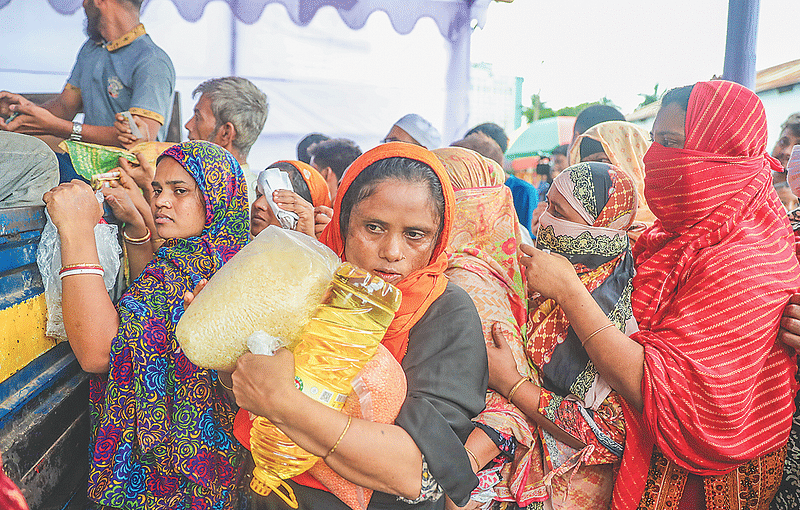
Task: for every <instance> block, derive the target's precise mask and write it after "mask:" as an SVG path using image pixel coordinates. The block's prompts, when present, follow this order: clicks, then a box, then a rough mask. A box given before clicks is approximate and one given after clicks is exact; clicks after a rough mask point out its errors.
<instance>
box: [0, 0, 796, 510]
mask: <svg viewBox="0 0 800 510" xmlns="http://www.w3.org/2000/svg"><path fill="white" fill-rule="evenodd" d="M140 4H141V2H140V1H137V0H108V1H103V2H99V1H97V2H95V1H92V0H89V1H87V2H84V6H85V10H86V15H87V18H88V23H87V33H88V35H89V40H88V41H87V42H86V44H85V45H84V46H83V48H82V49H81V51H80V53H79V55H78V60H77V62H76V64H75V67H74V69H73V72H72V74H71V76H70V78H69V80H68V81H67V85H66V86H65V88H64V90H63V91H62V93H61V94H60V95H59V96H58V97H57V98H56V99H54V100H53V101H51V102H49V103H47V104H45V105H42V106H37V105H34V104H33V103H31V102H30V101H28V100H27V99H25V98H24V97H22V96H20V95H18V94H13V93H10V92H0V151H2V152H3V154H13V155H14V156H13V158H15V159H13V162H14V165H12V166H9V168H12V167H13V171H15V172H17V174H14V175H11V173H10V172H12V170H9V173H4V174H3V175H2V176H0V193H2V196H0V202H1V203H2V205H3V206H6V207H7V206H12V205H34V204H36V203H39V204H41V203H44V204H45V205H46V208H47V211H48V213H49V216H50V218H51V220H52V222H53V224H54V225H55V226H56V227H57V229H58V234H59V237H60V242H61V263H62V270H61V281H62V303H63V309H64V325H65V328H66V333H67V337H68V340H69V343H70V345H71V347H72V350H73V351H74V353H75V356H76V357H77V359H78V361H79V363H80V366H81V367H82V368H83V370H85V371H86V372H88V373H90V374H92V376H91V379H90V395H89V405H90V408H91V416H92V426H91V438H90V469H89V486H88V488H87V493H88V497H89V499H90V500H91V501H92V504H93V505H96V507H97V508H104V509H139V508H148V509H160V508H164V509H167V508H192V509H241V508H250V509H283V508H288V506H287V503H286V502H284V500H283V499H281V498H279V497H278V496H277V495H275V494H274V493H273V494H270V495H268V496H263V495H260V494H257V493H255V492H254V491H253V490H251V489H250V486H249V484H248V483H247V482H248V476H249V475H250V473H251V472H252V467H253V457H252V455H251V453H250V452H249V444H246V442H243V441H240V439H239V438H240V437H241V436H240V435H238V434H236V433H235V429H236V422H237V421H238V420H237V415H239V414H241V413H244V414H247V413H251V415H257V416H262V417H266V418H268V419H269V420H270V422H272V423H273V424H275V425H276V426H277V427H278V428H280V429H281V430H282V431H283V432H284V433H285V434H286V435H287V436H289V437H290V438H291V439H292V440H293V441H294V442H295V443H296V444H297V445H299V446H300V447H302V448H303V449H305V450H306V451H308V452H310V453H312V454H314V455H315V456H317V457H319V458H321V459H323V460H324V463H325V464H326V465H327V467H328V468H330V469H331V470H332V471H333V472H335V473H336V474H337V475H339V476H340V477H341V478H343V479H344V480H346V482H347V483H350V484H352V485H354V486H358V487H362V488H366V489H369V490H371V491H372V495H371V497H370V499H369V500H368V501H363V502H361V503H362V505H361V506H358V505H356V506H358V507H359V508H367V507H368V508H372V509H400V508H419V509H444V508H446V509H449V510H452V509H455V508H468V509H476V508H481V509H497V510H515V509H529V510H538V509H543V510H544V509H557V508H576V509H587V510H589V509H603V508H614V509H620V510H627V509H636V508H639V509H647V510H650V509H653V510H655V509H708V510H723V509H744V508H748V509H767V508H773V509H792V508H797V507H798V506H800V416H799V415H798V414H797V413H796V407H797V403H798V402H797V394H798V391H797V390H798V386H799V384H798V379H797V359H796V354H795V348H800V294H797V293H798V292H800V264H798V258H800V243H798V240H800V237H798V233H800V210H796V208H797V205H798V204H797V198H796V197H795V195H796V194H800V189H794V187H793V186H795V185H798V186H797V187H798V188H800V161H796V164H795V161H794V160H790V157H791V154H792V148H793V147H794V146H795V145H796V144H798V143H800V114H794V115H792V116H790V117H789V119H787V120H786V122H785V123H784V124H783V125H782V127H781V129H782V132H781V134H780V137H779V140H778V143H777V144H776V146H775V147H774V149H773V150H772V153H771V155H770V154H769V153H768V152H767V146H766V144H767V119H766V115H765V112H764V108H763V105H762V104H761V101H760V100H759V99H758V97H757V96H756V95H755V94H754V93H753V92H751V91H750V90H748V89H746V88H744V87H742V86H740V85H738V84H735V83H731V82H727V81H723V80H715V81H708V82H699V83H696V84H694V85H690V86H686V87H681V88H678V89H673V90H671V91H669V92H668V93H667V94H665V95H664V96H663V98H662V100H661V106H660V109H659V111H658V114H657V116H656V118H655V121H654V124H653V128H652V132H650V133H648V132H646V131H645V130H643V129H642V128H641V127H639V126H637V125H635V124H632V123H629V122H626V121H625V119H624V116H622V115H621V114H620V112H618V111H617V110H616V109H614V108H611V107H609V106H592V107H589V108H587V109H586V110H584V111H583V112H581V114H580V115H579V116H578V117H577V119H576V122H575V131H574V137H573V139H572V141H571V143H569V144H566V145H562V146H559V147H554V148H553V151H552V153H551V154H550V156H549V158H548V160H542V161H541V162H540V164H539V167H537V168H536V171H535V174H534V177H533V178H532V179H531V178H530V177H528V178H527V179H524V178H520V177H521V176H514V175H513V174H512V173H511V172H510V171H508V163H507V162H506V161H505V159H504V153H505V151H506V150H507V148H508V142H509V140H508V137H507V135H506V133H505V132H504V131H503V129H502V128H501V127H500V126H498V125H496V124H492V123H484V124H480V125H477V126H475V127H474V128H473V129H471V130H470V131H469V132H467V133H465V135H464V137H463V139H461V140H458V141H456V142H454V143H452V144H451V146H449V147H442V146H441V142H442V141H441V137H440V135H439V133H438V131H437V130H436V129H435V127H433V126H432V125H431V124H430V123H429V122H428V121H427V120H425V119H424V118H422V117H420V116H419V115H416V114H409V115H405V116H403V117H402V118H400V119H399V120H398V121H397V122H396V123H394V124H393V125H392V126H389V129H388V131H387V134H386V136H385V138H384V139H383V140H382V141H381V143H380V144H379V145H377V146H376V147H373V148H370V149H369V150H366V152H363V153H362V150H361V148H360V147H358V145H357V144H355V143H354V142H353V141H351V140H347V139H341V138H331V137H328V136H326V135H323V134H320V133H313V134H310V135H308V136H306V137H304V138H303V139H302V140H300V141H299V143H298V145H297V154H296V155H287V158H291V157H292V156H294V157H296V159H284V160H279V161H276V162H274V163H271V164H269V165H262V166H253V167H251V166H250V165H249V164H248V154H249V151H250V148H251V147H252V145H253V144H254V143H255V141H256V139H257V138H258V135H259V133H260V132H261V130H262V129H263V127H264V125H265V122H266V120H267V115H268V102H267V97H266V95H265V94H264V93H263V92H262V91H260V90H259V89H258V88H257V87H256V86H255V85H254V84H253V83H251V82H250V81H248V80H246V79H244V78H238V77H224V78H216V79H212V80H209V81H206V82H203V83H201V84H200V85H198V86H197V88H196V89H195V90H194V93H193V96H194V97H197V104H196V106H195V108H194V111H193V114H192V117H191V118H190V119H189V121H188V122H187V123H186V126H185V127H186V129H187V131H188V133H189V140H188V141H184V142H181V143H176V144H174V145H172V146H170V147H169V148H168V149H166V150H165V151H164V152H163V154H162V155H161V156H160V157H159V158H158V160H157V164H156V165H155V166H153V165H152V164H150V163H149V162H148V161H147V160H146V159H145V158H143V157H140V158H139V160H138V164H134V163H131V162H129V161H127V160H125V159H124V158H120V161H119V165H120V166H119V167H118V168H117V169H115V171H116V172H117V173H118V174H119V179H118V180H115V181H112V182H111V184H110V186H108V187H104V188H102V192H103V195H104V197H105V202H106V203H107V204H108V206H109V207H110V208H111V210H112V211H113V214H114V216H115V217H116V219H117V220H118V221H119V222H120V225H121V226H122V229H121V242H122V243H123V244H124V245H125V247H126V252H125V253H126V258H127V265H128V267H129V268H130V273H131V278H130V285H129V286H128V287H127V288H126V289H125V291H124V293H123V294H122V297H121V298H120V299H119V300H118V301H116V302H114V301H112V299H111V298H110V297H109V294H108V292H107V290H106V288H105V285H104V282H103V278H102V276H103V272H104V269H103V267H102V265H100V261H99V257H98V253H97V246H96V243H95V237H94V227H95V225H97V223H98V222H99V221H101V218H102V216H103V214H104V213H103V209H102V207H101V206H100V205H99V204H98V201H97V199H96V198H95V193H94V191H93V190H92V188H91V187H90V186H89V184H88V183H87V182H86V180H85V179H81V178H76V177H79V176H78V174H76V172H75V170H74V168H73V166H72V164H71V161H70V158H69V156H68V155H65V154H58V155H56V154H54V153H53V151H52V150H51V149H49V148H48V147H47V146H46V145H45V144H44V143H42V142H40V141H39V140H38V139H36V138H34V137H33V136H30V135H39V136H41V135H55V136H58V137H61V138H70V139H72V140H74V141H87V142H91V143H97V144H102V145H109V146H119V147H131V146H132V145H134V144H136V143H139V142H141V141H150V140H163V139H164V136H165V132H166V125H167V122H168V119H169V113H170V112H169V111H168V109H169V105H170V98H171V97H172V94H173V92H174V83H175V74H174V70H173V69H172V64H171V62H170V61H169V57H168V56H167V55H166V54H165V53H164V52H163V51H161V50H160V49H159V48H158V47H157V46H156V45H155V44H154V43H153V42H152V40H150V38H149V36H147V34H146V32H145V30H144V27H143V26H142V25H141V24H140V23H139V19H138V13H139V8H140ZM78 111H83V112H84V113H85V121H84V122H83V123H82V124H81V123H77V122H73V121H72V118H73V117H74V116H75V114H76V113H77V112H78ZM123 112H126V113H128V114H130V115H129V116H128V115H122V113H123ZM131 122H132V123H131ZM4 147H9V150H8V151H4V149H3V148H4ZM6 160H7V158H6V157H5V156H4V157H3V160H0V168H5V166H3V161H6ZM264 166H265V169H264V170H261V168H262V167H264ZM787 167H788V168H789V170H790V172H789V174H790V175H789V178H788V179H787V177H786V170H787ZM256 169H257V170H259V171H256ZM792 169H794V170H792ZM792 171H794V172H795V173H794V174H792ZM275 172H277V173H280V174H282V175H284V176H285V178H286V180H287V182H289V183H290V185H283V186H281V187H275V184H274V181H273V180H271V177H270V176H271V175H275ZM522 177H524V176H522ZM59 182H60V184H59ZM270 226H272V227H277V228H289V229H293V230H296V231H298V232H300V233H302V234H305V235H307V236H309V237H312V238H315V239H318V240H319V241H320V242H322V243H323V244H325V245H326V246H328V247H329V248H330V249H331V250H333V251H334V252H335V253H336V254H337V255H338V256H339V257H340V258H341V260H342V261H347V262H350V263H352V264H353V265H355V266H357V267H359V268H362V269H364V270H367V271H369V272H370V273H371V274H373V275H375V276H378V277H380V278H382V279H384V280H385V281H387V282H389V283H391V284H393V285H394V286H396V287H397V288H398V289H399V290H400V291H401V293H402V301H401V304H400V308H399V310H398V311H397V313H396V314H395V317H394V319H393V321H392V322H391V324H390V326H389V329H388V331H387V332H386V334H385V336H384V338H383V341H382V344H383V345H384V346H385V347H386V348H387V349H388V351H389V352H390V353H391V355H392V356H393V357H394V358H395V360H396V361H397V362H398V363H399V364H400V366H402V370H403V372H404V374H405V378H406V382H407V391H406V396H405V400H404V402H403V405H402V408H401V409H400V411H399V414H398V415H397V417H396V419H395V420H394V422H393V423H389V424H385V423H378V422H374V421H371V420H368V419H363V418H359V417H353V416H349V415H347V414H345V413H343V412H340V411H337V410H334V409H332V408H330V407H327V406H324V405H322V404H320V403H319V402H317V401H315V400H312V399H311V398H309V397H308V396H307V395H305V394H304V393H302V392H301V391H300V390H299V389H298V388H297V387H296V385H295V380H294V360H293V355H292V353H291V352H289V351H288V350H286V349H281V350H279V351H278V352H277V353H276V354H275V355H274V356H266V355H256V354H252V353H247V354H245V355H243V356H242V357H241V358H240V359H239V360H238V362H237V364H236V367H235V370H234V371H233V372H231V373H227V372H223V371H215V370H210V369H205V368H201V367H198V366H196V365H194V364H193V363H192V362H191V361H189V359H188V358H187V357H186V356H185V354H184V353H183V352H182V351H181V349H180V346H179V344H178V342H177V339H176V334H175V329H176V325H177V323H178V321H179V320H180V318H181V317H182V315H183V313H184V311H185V310H186V308H187V307H189V306H191V303H192V300H193V299H194V296H195V295H196V293H197V292H200V291H202V288H203V286H204V285H205V283H206V282H207V281H208V280H209V279H211V278H212V277H213V276H214V274H215V273H216V272H217V271H218V270H219V269H220V268H221V267H222V266H223V265H224V264H225V263H226V262H227V261H228V260H229V259H230V258H231V257H233V256H234V255H235V254H236V253H237V252H238V251H239V250H240V249H241V248H242V247H244V246H245V245H246V244H247V243H248V242H249V241H250V239H252V238H253V237H255V236H258V235H259V233H260V232H262V231H263V230H265V229H266V228H268V227H270ZM98 276H99V277H100V278H98ZM287 483H288V486H289V487H291V490H292V491H293V492H294V494H295V495H296V497H297V500H298V502H299V505H300V508H307V509H337V508H338V509H346V508H349V507H352V508H356V506H353V504H352V503H351V504H350V505H348V504H347V503H345V502H344V501H343V500H342V499H340V498H339V497H337V494H336V493H335V491H334V490H333V489H332V488H331V487H329V486H326V485H325V483H323V481H321V480H319V479H316V478H315V477H314V475H313V474H311V475H310V474H303V475H300V476H298V477H295V478H294V479H292V480H289V481H287ZM0 498H6V499H5V500H3V499H0V501H2V502H4V503H5V504H6V505H7V506H8V507H9V508H24V505H25V503H24V501H23V500H22V499H21V498H20V497H19V495H18V494H16V493H14V491H13V488H12V486H11V485H10V484H9V483H8V481H7V480H6V479H0ZM12 505H13V506H12Z"/></svg>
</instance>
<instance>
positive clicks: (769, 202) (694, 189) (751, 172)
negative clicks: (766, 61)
mask: <svg viewBox="0 0 800 510" xmlns="http://www.w3.org/2000/svg"><path fill="white" fill-rule="evenodd" d="M766 141H767V124H766V117H765V114H764V108H763V105H762V104H761V101H760V100H759V99H758V97H757V96H756V95H755V94H753V93H752V92H751V91H749V90H748V89H746V88H744V87H742V86H740V85H737V84H735V83H731V82H726V81H713V82H701V83H698V84H697V85H695V86H694V89H693V90H692V93H691V97H690V101H689V107H688V110H687V113H686V143H685V148H684V149H671V148H665V147H663V146H662V145H660V144H657V143H654V144H653V145H652V146H651V148H650V150H649V151H648V153H647V154H646V155H645V159H644V160H645V168H646V178H645V195H646V197H647V201H648V204H649V205H650V208H651V209H652V210H653V212H654V213H655V215H656V216H657V218H658V219H657V220H656V223H655V224H654V225H653V227H651V228H650V229H648V230H647V231H645V233H643V234H642V237H641V238H640V239H639V241H638V243H637V244H636V246H635V247H634V257H635V260H636V267H637V275H636V276H635V278H634V280H633V282H634V292H633V295H632V304H633V312H634V316H635V317H636V320H637V321H638V322H639V327H640V331H639V332H637V333H636V334H634V335H632V338H633V339H634V340H636V341H637V342H639V343H640V344H641V345H643V346H644V357H645V366H644V378H643V381H642V394H643V402H644V409H643V412H642V413H639V412H637V411H636V410H634V409H633V408H632V407H630V406H627V409H626V413H625V418H626V423H627V431H628V432H627V438H626V445H625V453H624V456H623V462H622V466H621V469H620V473H619V477H618V479H617V483H616V486H615V489H614V504H613V507H614V508H615V509H633V508H636V506H637V505H638V504H639V500H640V499H641V497H642V492H643V490H644V486H645V482H646V478H647V472H648V467H649V464H650V458H651V454H652V451H653V446H654V445H657V446H658V448H659V449H660V450H661V451H662V452H663V453H664V454H665V455H666V456H667V457H668V458H669V459H670V460H671V461H673V462H675V463H676V464H677V465H678V466H680V467H682V468H684V469H687V470H688V471H690V472H692V473H695V474H699V475H714V474H722V473H726V472H729V471H731V470H732V469H734V468H735V467H736V466H737V465H740V464H744V463H746V462H748V461H750V460H752V459H754V458H757V457H760V456H762V455H765V454H767V453H770V452H772V451H775V450H777V449H779V448H781V447H782V446H783V445H784V444H785V443H786V440H787V438H788V435H789V430H790V426H791V420H792V411H793V409H794V407H793V404H792V399H793V395H794V391H795V389H796V388H794V373H795V370H796V365H795V361H794V357H793V356H792V355H790V354H789V353H788V351H787V350H786V348H785V347H783V346H782V345H780V344H777V343H776V341H775V338H776V334H777V330H778V325H779V321H780V316H781V313H782V310H783V306H784V304H785V303H786V302H787V300H788V299H789V296H790V295H791V294H792V293H793V292H794V291H796V290H797V289H798V287H799V286H800V268H799V267H798V263H797V259H796V257H795V255H794V246H793V242H794V239H793V237H792V232H791V229H790V227H789V223H788V220H787V219H786V213H785V212H784V211H783V208H782V206H781V203H780V201H779V200H778V197H777V195H776V193H775V191H774V189H773V187H772V181H771V176H770V169H771V168H776V167H777V166H779V165H778V163H777V161H775V160H774V159H773V158H771V157H770V156H768V155H767V153H766V150H765V149H766Z"/></svg>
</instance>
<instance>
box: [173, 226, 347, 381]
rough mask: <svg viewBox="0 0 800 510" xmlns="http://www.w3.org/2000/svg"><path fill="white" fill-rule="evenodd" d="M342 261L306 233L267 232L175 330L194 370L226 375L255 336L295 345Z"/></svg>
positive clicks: (220, 273) (197, 300)
mask: <svg viewBox="0 0 800 510" xmlns="http://www.w3.org/2000/svg"><path fill="white" fill-rule="evenodd" d="M340 263H341V262H340V260H339V257H337V256H336V254H335V253H334V252H333V251H331V250H330V249H329V248H328V247H327V246H325V245H323V244H322V243H320V242H319V241H317V240H316V239H313V238H311V237H309V236H307V235H305V234H301V233H298V232H293V231H289V230H284V229H281V228H278V227H275V226H269V227H267V228H266V229H264V230H263V231H262V232H261V233H260V234H258V236H256V238H255V239H253V240H252V241H251V242H250V243H249V244H248V245H247V246H245V247H244V248H242V249H241V250H240V251H239V253H237V254H236V255H234V256H233V258H231V259H230V260H229V261H228V262H227V263H226V264H225V265H224V266H223V267H222V268H221V269H220V270H219V271H217V273H216V274H215V275H214V277H213V278H211V280H210V281H209V282H208V285H206V287H205V288H204V289H203V291H202V292H200V293H199V294H198V295H197V297H196V298H195V299H194V301H193V302H192V304H191V306H189V307H188V308H187V309H186V313H184V315H183V317H182V318H181V320H180V322H178V326H177V328H176V330H175V334H176V337H177V339H178V342H179V343H180V345H181V348H182V349H183V351H184V353H185V354H186V357H187V358H189V360H191V361H192V363H194V364H196V365H198V366H201V367H204V368H210V369H214V370H224V371H227V372H230V371H232V370H233V369H234V367H235V366H236V360H237V359H238V358H239V357H240V356H241V355H242V354H244V353H245V352H247V351H248V347H247V341H248V338H249V337H250V336H251V335H252V334H253V333H254V332H256V331H261V332H263V333H265V334H266V335H269V336H272V337H277V338H279V339H280V340H281V341H282V345H286V346H291V345H294V344H295V343H296V342H297V341H299V339H300V333H301V331H302V329H303V326H305V325H306V323H308V321H309V320H311V317H312V315H313V313H314V311H315V309H316V307H317V305H318V304H319V303H320V302H321V301H322V297H323V295H324V293H325V290H326V288H327V287H328V283H329V282H330V281H331V278H332V277H333V273H334V271H335V270H336V268H337V267H338V266H339V265H340Z"/></svg>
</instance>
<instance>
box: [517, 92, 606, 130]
mask: <svg viewBox="0 0 800 510" xmlns="http://www.w3.org/2000/svg"><path fill="white" fill-rule="evenodd" d="M595 104H603V105H608V106H613V107H614V108H617V109H619V108H618V107H617V105H615V104H614V102H613V101H612V100H610V99H609V98H607V97H603V98H602V99H600V100H598V101H593V102H591V103H581V104H579V105H576V106H565V107H564V108H559V109H558V110H553V109H552V108H549V107H548V106H546V105H545V103H544V101H542V99H541V97H539V94H534V95H533V96H531V106H530V107H529V108H526V109H525V110H523V112H522V114H523V115H524V116H525V118H526V119H528V123H531V122H535V121H537V120H541V119H546V118H548V117H576V116H577V115H578V114H579V113H580V112H581V110H583V109H584V108H586V107H587V106H592V105H595Z"/></svg>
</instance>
